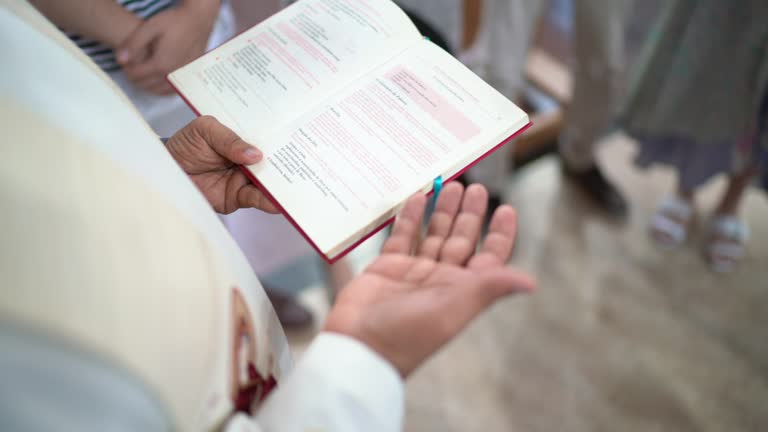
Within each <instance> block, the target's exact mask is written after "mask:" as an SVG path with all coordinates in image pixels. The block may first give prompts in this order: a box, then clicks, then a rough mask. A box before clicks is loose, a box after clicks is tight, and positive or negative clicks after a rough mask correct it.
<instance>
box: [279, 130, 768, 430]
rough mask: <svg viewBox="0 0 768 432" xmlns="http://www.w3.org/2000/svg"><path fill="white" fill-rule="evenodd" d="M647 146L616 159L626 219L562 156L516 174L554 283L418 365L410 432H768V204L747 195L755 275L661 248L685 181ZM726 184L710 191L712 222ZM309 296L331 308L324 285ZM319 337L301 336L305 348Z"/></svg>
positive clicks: (529, 231) (532, 261)
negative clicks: (656, 234) (584, 188)
mask: <svg viewBox="0 0 768 432" xmlns="http://www.w3.org/2000/svg"><path fill="white" fill-rule="evenodd" d="M632 152H633V148H632V145H631V144H630V143H629V142H628V140H626V139H625V138H623V137H620V136H618V137H614V138H612V139H610V142H609V143H607V145H606V146H604V148H603V151H602V152H601V159H602V161H603V163H604V166H606V167H607V168H608V171H609V172H610V174H611V175H612V176H613V177H614V178H616V179H617V180H618V182H619V184H620V185H621V187H622V188H623V189H624V190H625V191H626V193H627V196H628V197H629V198H630V199H631V201H632V214H631V218H630V220H629V222H628V223H627V224H626V225H617V224H613V223H611V222H610V221H608V220H605V219H603V218H602V217H600V216H599V215H597V214H595V213H594V212H593V211H592V209H591V208H590V207H589V205H588V204H587V203H585V202H584V201H583V198H582V197H581V196H580V195H579V193H578V191H575V190H572V189H571V188H570V187H568V186H567V185H563V184H562V183H561V180H560V173H559V167H558V161H557V160H556V159H555V158H546V159H543V160H541V161H539V162H536V163H534V164H533V165H531V166H528V167H526V168H524V169H523V170H521V171H520V172H518V173H517V175H516V176H515V177H514V179H513V180H512V181H511V182H510V184H509V190H508V197H507V198H508V200H509V201H510V202H512V203H513V204H514V205H515V206H516V207H517V208H518V210H519V212H520V228H521V232H520V236H519V243H518V245H517V248H516V253H515V256H514V258H513V260H512V265H517V266H520V267H522V268H525V269H527V270H529V271H531V272H532V273H534V274H536V275H537V277H538V278H539V280H540V283H541V289H540V290H539V292H538V293H536V294H535V295H533V296H530V297H528V298H515V299H509V300H505V301H502V302H500V303H499V304H497V305H496V306H495V307H494V308H493V309H492V310H490V311H489V312H488V313H486V314H485V315H484V316H482V317H481V319H479V320H478V321H477V322H475V323H474V324H473V325H472V326H471V327H470V328H469V329H468V330H467V331H466V332H464V333H463V334H462V335H461V336H460V337H459V338H458V339H456V340H455V341H454V342H453V343H452V344H451V345H450V346H448V347H447V348H446V349H445V350H444V351H442V352H441V353H439V354H438V355H437V356H435V357H434V358H433V359H432V361H430V362H429V364H427V365H426V366H425V367H423V368H422V369H421V370H419V371H417V373H416V374H415V375H414V376H413V377H412V379H411V380H410V381H409V383H408V404H407V421H406V429H407V430H408V431H435V432H438V431H439V432H451V431H456V432H458V431H461V432H469V431H527V432H535V431H606V432H615V431H675V432H678V431H712V432H715V431H717V432H720V431H729V432H730V431H764V430H768V336H766V329H768V242H766V239H768V200H766V197H765V195H763V194H762V193H760V192H756V191H755V192H752V193H750V195H749V197H748V198H747V200H746V206H745V216H746V218H747V219H748V220H749V222H750V224H751V228H752V239H753V241H752V242H751V244H750V247H749V257H748V259H747V260H746V262H745V263H744V265H743V266H742V268H741V269H740V270H739V271H738V272H736V273H735V274H732V275H727V276H718V275H715V274H712V273H710V272H709V271H708V270H707V269H706V266H705V265H704V263H703V260H702V259H701V255H700V253H699V242H700V236H697V237H696V238H694V239H693V240H692V241H691V242H690V244H689V245H687V246H686V247H685V248H683V249H681V250H678V251H673V252H660V251H658V250H657V249H655V248H654V247H653V245H652V244H650V242H649V241H648V239H647V236H646V222H647V220H648V218H649V216H650V215H651V213H652V211H653V208H654V205H655V203H656V202H657V200H658V199H659V198H661V197H662V196H663V195H664V194H665V193H666V192H667V190H668V189H669V188H670V186H671V184H672V179H673V178H672V176H671V174H670V173H669V172H665V171H661V170H658V171H651V172H640V171H637V170H635V169H634V168H633V167H632V166H631V164H630V159H631V154H632ZM722 186H723V183H722V182H716V183H715V184H712V185H711V186H710V187H708V188H707V189H706V190H705V191H703V193H702V194H701V203H700V208H701V210H702V216H703V217H704V218H705V217H706V212H705V211H704V210H706V209H707V208H708V207H711V204H712V202H713V201H714V200H715V199H716V196H717V193H718V192H719V190H721V188H722ZM374 251H375V244H371V245H368V249H367V251H364V252H363V253H362V254H360V255H358V260H359V261H362V259H360V256H363V257H364V256H371V255H372V254H373V253H374ZM304 300H305V301H307V302H308V303H309V304H311V305H312V307H313V308H315V309H316V311H317V312H318V313H319V314H320V316H322V312H323V309H324V308H325V307H326V306H325V300H324V296H323V292H322V290H321V289H319V288H316V289H313V290H308V291H307V292H305V294H304ZM311 336H312V335H311V332H307V333H304V334H301V335H291V340H292V342H293V343H294V346H295V348H296V349H297V352H298V353H300V351H301V350H302V349H303V347H304V346H305V345H306V343H307V341H308V340H309V339H310V338H311Z"/></svg>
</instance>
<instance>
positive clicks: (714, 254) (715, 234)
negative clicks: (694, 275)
mask: <svg viewBox="0 0 768 432" xmlns="http://www.w3.org/2000/svg"><path fill="white" fill-rule="evenodd" d="M748 237H749V229H748V228H747V224H746V223H745V222H744V221H743V220H741V219H739V218H737V217H736V216H725V215H719V216H715V218H714V219H712V223H711V225H710V229H709V243H708V245H707V249H706V254H707V259H708V261H709V266H710V268H711V269H712V271H714V272H716V273H729V272H731V271H733V270H734V269H735V268H736V264H737V263H738V262H739V261H740V260H741V259H742V258H744V255H745V247H744V245H745V244H746V242H747V238H748Z"/></svg>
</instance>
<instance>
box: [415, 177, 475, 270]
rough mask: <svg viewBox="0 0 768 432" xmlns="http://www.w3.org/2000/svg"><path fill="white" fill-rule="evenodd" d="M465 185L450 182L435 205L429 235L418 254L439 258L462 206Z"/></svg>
mask: <svg viewBox="0 0 768 432" xmlns="http://www.w3.org/2000/svg"><path fill="white" fill-rule="evenodd" d="M463 194H464V186H462V185H461V183H459V182H451V183H448V184H447V185H446V186H445V188H443V191H442V192H441V193H440V196H439V197H438V199H437V204H436V205H435V211H434V213H432V217H431V218H430V219H429V228H428V229H427V236H426V238H424V240H423V241H422V242H421V245H419V251H418V255H419V256H423V257H425V258H431V259H437V257H438V255H439V254H440V249H441V248H442V247H443V243H444V242H445V239H446V238H447V237H448V234H450V233H451V228H452V227H453V221H454V219H456V214H457V213H458V212H459V207H460V206H461V197H462V195H463Z"/></svg>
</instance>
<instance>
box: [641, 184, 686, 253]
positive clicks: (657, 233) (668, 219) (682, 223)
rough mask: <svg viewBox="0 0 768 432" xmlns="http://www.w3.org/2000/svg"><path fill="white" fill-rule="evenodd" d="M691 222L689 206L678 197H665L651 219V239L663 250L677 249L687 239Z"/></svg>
mask: <svg viewBox="0 0 768 432" xmlns="http://www.w3.org/2000/svg"><path fill="white" fill-rule="evenodd" d="M692 222H693V208H692V207H691V205H690V204H689V203H688V202H686V201H684V200H682V199H680V198H678V197H667V198H665V199H664V200H663V201H662V202H661V204H659V207H658V209H657V210H656V214H655V215H654V216H653V218H652V219H651V225H650V234H651V238H653V239H654V240H655V241H656V243H657V244H658V245H659V246H661V247H663V248H665V249H672V248H675V247H678V246H680V245H681V244H683V243H684V242H685V240H686V239H687V238H688V228H689V227H690V226H691V223H692Z"/></svg>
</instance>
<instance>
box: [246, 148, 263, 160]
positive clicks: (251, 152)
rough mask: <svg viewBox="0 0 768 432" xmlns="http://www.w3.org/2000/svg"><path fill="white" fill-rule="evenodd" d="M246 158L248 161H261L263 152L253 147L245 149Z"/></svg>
mask: <svg viewBox="0 0 768 432" xmlns="http://www.w3.org/2000/svg"><path fill="white" fill-rule="evenodd" d="M245 157H247V158H248V159H256V160H258V159H261V152H260V151H259V150H258V149H256V148H253V147H250V148H247V149H245Z"/></svg>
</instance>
